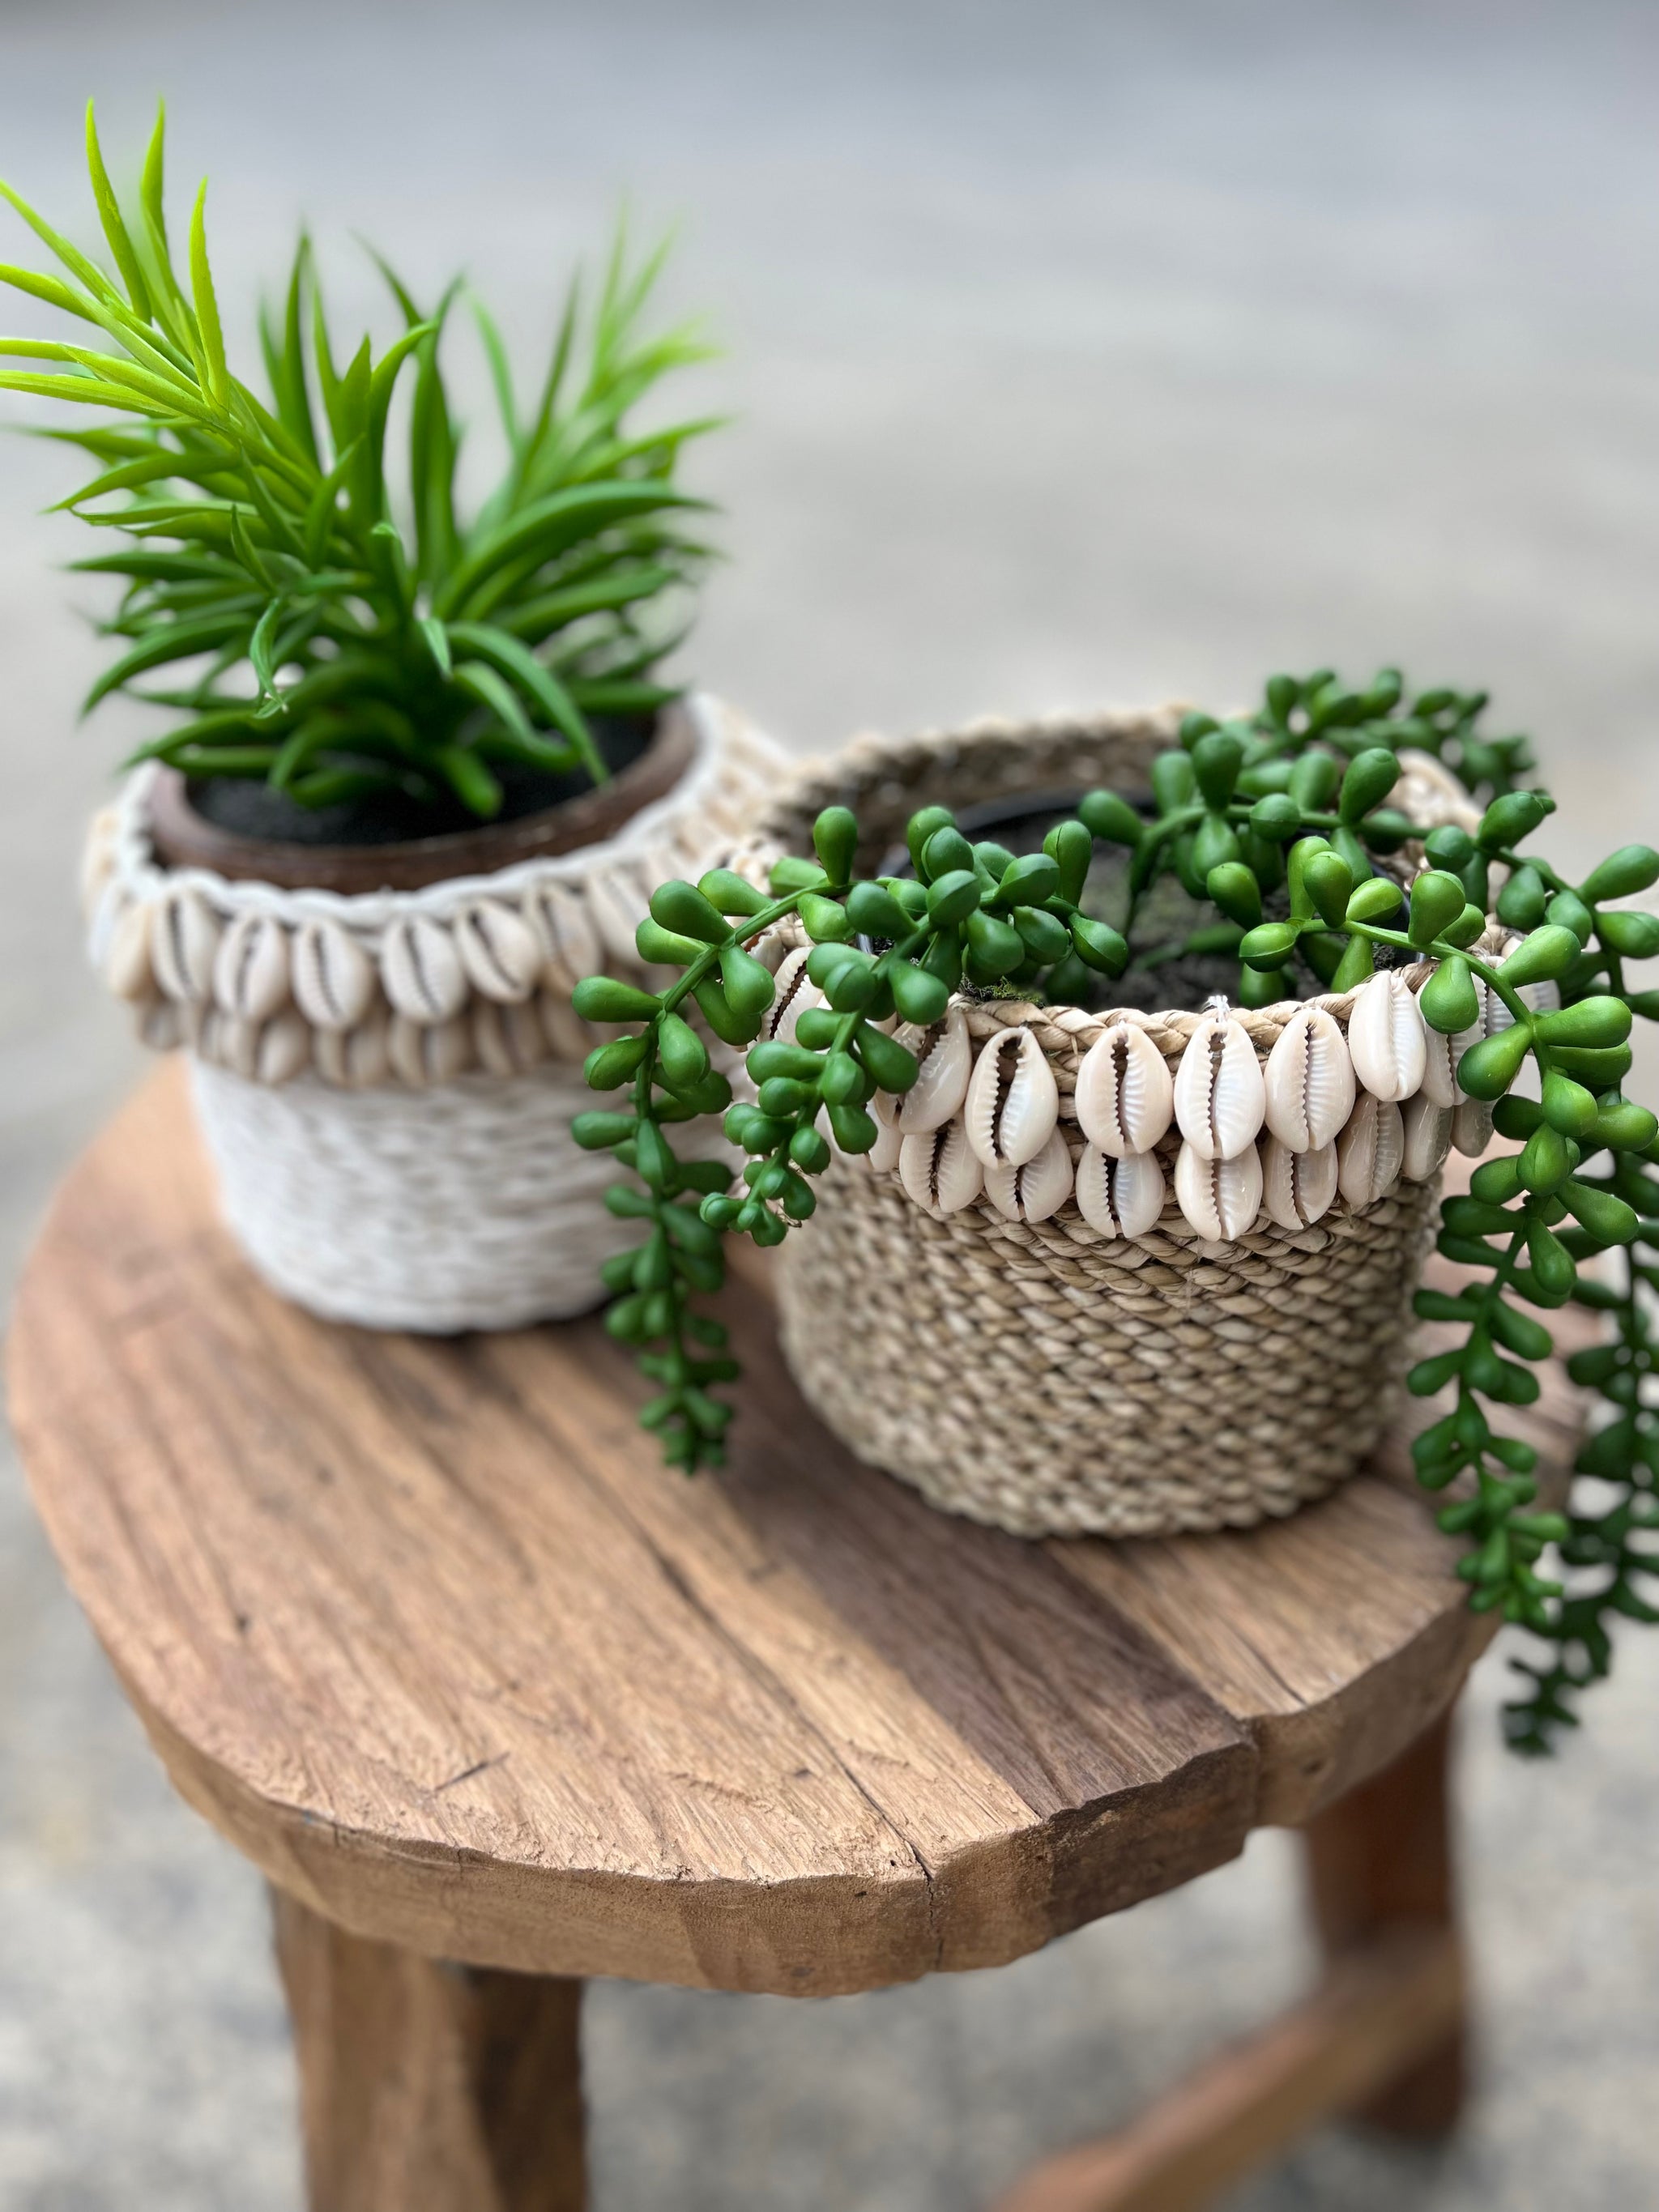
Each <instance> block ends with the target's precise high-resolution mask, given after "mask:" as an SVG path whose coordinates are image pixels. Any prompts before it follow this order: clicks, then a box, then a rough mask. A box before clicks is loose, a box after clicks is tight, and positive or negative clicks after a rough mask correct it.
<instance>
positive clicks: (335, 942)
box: [289, 921, 397, 1030]
mask: <svg viewBox="0 0 1659 2212" xmlns="http://www.w3.org/2000/svg"><path fill="white" fill-rule="evenodd" d="M393 927H394V928H395V927H397V925H396V924H395V923H394V924H393ZM289 981H290V984H291V987H292V989H293V992H294V1002H295V1005H296V1006H298V1007H299V1009H300V1012H301V1013H302V1014H303V1015H304V1016H305V1017H306V1019H307V1021H309V1022H313V1023H314V1024H316V1026H317V1027H318V1028H319V1030H349V1029H354V1028H355V1027H356V1024H358V1023H359V1022H360V1021H362V1018H363V1016H364V1015H365V1014H366V1013H367V1012H368V1006H369V1001H370V1000H372V999H373V997H374V962H373V961H372V960H371V959H370V958H369V957H368V953H367V952H365V951H364V950H363V948H362V945H360V944H359V943H358V942H357V940H356V938H355V937H354V936H353V935H352V934H351V933H350V931H349V929H343V928H342V927H341V926H340V924H339V923H338V922H337V921H302V922H301V924H300V927H299V929H298V931H297V933H295V939H294V950H293V953H292V969H291V974H290V977H289Z"/></svg>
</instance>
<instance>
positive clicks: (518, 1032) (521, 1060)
mask: <svg viewBox="0 0 1659 2212" xmlns="http://www.w3.org/2000/svg"><path fill="white" fill-rule="evenodd" d="M471 1026H472V1048H473V1050H474V1051H475V1052H476V1053H477V1056H478V1065H479V1066H480V1067H482V1068H483V1069H485V1070H486V1072H487V1073H489V1074H491V1075H501V1076H507V1075H523V1074H525V1073H527V1072H528V1071H529V1070H530V1069H531V1068H532V1067H536V1066H539V1065H540V1063H541V1062H542V1061H543V1060H545V1059H546V1058H547V1038H546V1036H545V1035H544V1033H543V1030H542V1025H541V1023H540V1020H539V1019H538V1017H537V1013H536V1009H535V1008H534V1007H533V1006H497V1005H496V1004H495V1001H494V1000H491V999H475V1000H473V1002H472V1006H471Z"/></svg>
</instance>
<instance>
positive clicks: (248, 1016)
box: [213, 914, 289, 1022]
mask: <svg viewBox="0 0 1659 2212" xmlns="http://www.w3.org/2000/svg"><path fill="white" fill-rule="evenodd" d="M288 994H289V960H288V932H287V931H286V930H285V929H284V928H283V925H282V923H281V922H280V921H277V919H276V916H275V915H270V914H239V915H237V917H236V919H235V921H233V922H232V923H231V925H230V927H229V928H228V930H227V931H226V932H225V933H224V936H223V937H222V939H220V943H219V951H218V953H217V956H216V958H215V960H214V963H213V995H214V997H215V998H216V1000H218V1002H219V1004H220V1005H221V1006H222V1007H223V1008H224V1010H225V1012H227V1013H228V1014H234V1016H235V1017H236V1018H237V1019H238V1020H239V1021H243V1022H264V1021H269V1020H270V1017H271V1016H272V1015H273V1014H274V1013H276V1012H277V1010H278V1009H279V1008H280V1007H283V1006H286V1005H287V1004H288Z"/></svg>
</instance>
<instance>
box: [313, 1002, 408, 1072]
mask: <svg viewBox="0 0 1659 2212" xmlns="http://www.w3.org/2000/svg"><path fill="white" fill-rule="evenodd" d="M390 1028H391V1020H390V1017H389V1016H388V1015H387V1013H386V1008H385V1007H384V1006H376V1007H374V1009H373V1011H372V1012H370V1014H369V1015H368V1018H367V1019H366V1020H364V1021H362V1022H360V1023H359V1024H357V1027H356V1029H355V1030H318V1031H317V1032H316V1035H315V1036H314V1037H313V1042H312V1048H311V1056H312V1060H313V1064H314V1065H315V1066H316V1070H317V1073H318V1074H319V1075H320V1076H321V1077H322V1079H323V1080H324V1082H325V1083H333V1084H337V1085H338V1086H339V1087H340V1088H341V1089H342V1090H343V1091H368V1090H371V1089H373V1088H374V1086H375V1085H377V1084H381V1083H384V1082H385V1081H386V1076H387V1074H388V1073H390V1070H391V1066H392V1063H391V1060H390V1059H389V1057H388V1055H387V1032H388V1031H389V1030H390Z"/></svg>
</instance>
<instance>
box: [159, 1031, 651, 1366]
mask: <svg viewBox="0 0 1659 2212" xmlns="http://www.w3.org/2000/svg"><path fill="white" fill-rule="evenodd" d="M191 1080H192V1085H193V1087H194V1091H195V1096H196V1108H197V1114H198V1115H199V1117H200V1120H201V1124H202V1129H203V1133H204V1135H205V1137H206V1139H207V1141H208V1145H209V1147H210V1150H211V1152H212V1154H213V1157H214V1159H215V1162H216V1164H217V1167H218V1170H219V1195H220V1204H221V1207H222V1212H223V1214H224V1218H225V1220H226V1222H227V1224H228V1226H229V1228H230V1230H231V1231H232V1232H233V1234H234V1236H235V1237H236V1238H237V1240H238V1242H239V1243H240V1244H241V1246H242V1249H243V1250H244V1251H245V1252H246V1255H247V1256H248V1258H249V1259H250V1260H251V1261H252V1263H253V1265H254V1267H256V1268H257V1269H258V1272H259V1273H260V1274H261V1275H262V1276H263V1277H264V1279H265V1280H266V1282H268V1283H269V1284H270V1285H271V1287H272V1288H273V1289H274V1290H276V1291H280V1292H281V1293H282V1295H283V1297H289V1298H293V1299H294V1300H295V1302H296V1303H297V1304H301V1305H303V1306H306V1307H308V1308H309V1309H310V1310H311V1311H312V1312H313V1313H317V1314H321V1315H322V1316H324V1317H325V1319H327V1320H330V1321H346V1322H356V1323H358V1324H359V1325H360V1326H362V1327H363V1328H398V1329H419V1330H422V1331H426V1332H429V1333H433V1334H447V1333H449V1332H451V1331H453V1330H458V1329H468V1328H518V1327H520V1326H521V1325H522V1324H524V1323H525V1322H532V1321H540V1320H553V1319H558V1318H562V1316H566V1315H569V1314H576V1313H583V1312H585V1311H586V1310H587V1309H588V1308H589V1307H591V1306H593V1305H595V1304H598V1303H599V1299H600V1298H601V1297H602V1296H603V1295H604V1293H603V1291H602V1290H601V1287H600V1285H599V1267H600V1264H601V1262H602V1261H605V1259H607V1258H608V1257H609V1256H610V1255H611V1253H612V1252H616V1251H619V1250H621V1249H622V1248H623V1246H624V1245H626V1244H628V1243H630V1242H632V1241H634V1239H635V1237H637V1235H638V1229H637V1225H635V1224H634V1223H631V1222H626V1221H617V1220H613V1219H612V1218H611V1215H610V1214H609V1213H607V1212H605V1205H604V1193H605V1188H606V1186H607V1185H608V1184H609V1183H611V1182H613V1181H614V1180H615V1179H616V1164H615V1162H614V1161H613V1160H612V1159H611V1156H610V1154H609V1153H608V1152H597V1153H595V1152H582V1151H580V1149H579V1147H578V1146H576V1145H575V1144H574V1141H573V1140H572V1139H571V1136H570V1121H571V1118H572V1116H573V1115H576V1114H579V1113H580V1112H581V1111H582V1109H584V1107H586V1106H591V1105H592V1104H594V1103H596V1102H595V1100H594V1098H593V1094H592V1092H591V1091H589V1090H588V1089H587V1088H586V1085H584V1083H583V1081H582V1077H581V1071H580V1068H574V1067H568V1066H562V1065H561V1064H560V1063H559V1062H557V1061H549V1062H546V1063H544V1065H543V1066H540V1067H536V1068H532V1069H531V1070H530V1071H529V1072H528V1073H526V1074H524V1075H520V1076H515V1077H513V1079H510V1080H509V1081H507V1082H501V1081H499V1080H497V1079H495V1078H494V1077H491V1076H487V1075H464V1076H462V1077H461V1078H460V1079H459V1081H458V1082H455V1083H449V1084H444V1085H438V1086H435V1087H434V1088H433V1089H431V1090H429V1091H406V1090H403V1089H401V1088H399V1087H398V1086H397V1085H380V1086H379V1087H376V1088H374V1089H369V1090H364V1091H339V1090H336V1089H333V1088H332V1087H331V1086H330V1085H326V1084H322V1083H318V1082H315V1081H313V1079H310V1078H308V1077H302V1078H301V1079H300V1080H299V1081H297V1082H295V1083H289V1084H285V1085H283V1086H282V1087H281V1088H280V1089H272V1088H271V1087H270V1085H264V1084H258V1083H248V1082H246V1081H244V1079H242V1078H241V1077H240V1075H233V1074H231V1073H229V1071H228V1069H225V1068H221V1067H214V1066H210V1064H209V1063H208V1062H206V1061H204V1060H193V1061H192V1063H191Z"/></svg>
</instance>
